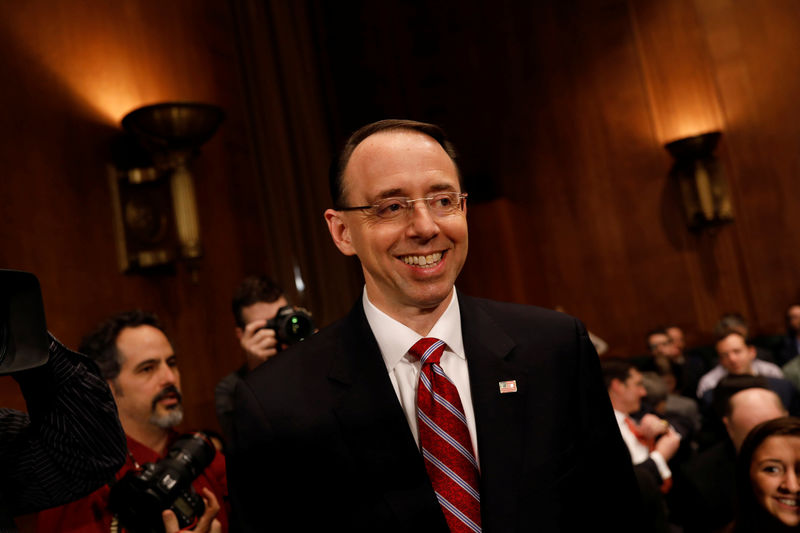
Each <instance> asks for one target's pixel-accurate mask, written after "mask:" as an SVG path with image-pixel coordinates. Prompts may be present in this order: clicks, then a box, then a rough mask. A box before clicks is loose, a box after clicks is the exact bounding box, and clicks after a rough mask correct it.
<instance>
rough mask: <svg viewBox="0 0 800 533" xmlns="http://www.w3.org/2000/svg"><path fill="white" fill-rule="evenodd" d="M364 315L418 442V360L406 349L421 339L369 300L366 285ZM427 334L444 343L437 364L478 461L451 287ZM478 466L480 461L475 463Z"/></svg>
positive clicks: (467, 375)
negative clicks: (451, 387)
mask: <svg viewBox="0 0 800 533" xmlns="http://www.w3.org/2000/svg"><path fill="white" fill-rule="evenodd" d="M362 302H363V305H364V314H365V315H366V316H367V322H369V327H370V329H372V334H373V335H375V339H376V340H377V341H378V347H379V348H380V350H381V355H382V356H383V361H384V363H386V371H387V372H388V373H389V379H391V381H392V386H393V387H394V392H395V394H397V400H398V401H399V402H400V406H401V407H402V408H403V411H404V412H405V414H406V420H407V421H408V427H409V428H411V433H412V434H413V435H414V440H416V441H417V445H419V431H418V430H417V386H418V384H419V371H420V367H421V363H420V361H419V359H417V358H416V357H414V356H412V355H410V354H409V353H408V350H409V349H410V348H411V347H412V346H414V344H416V343H417V341H418V340H420V339H421V338H423V337H422V336H421V335H419V334H418V333H417V332H415V331H414V330H412V329H411V328H409V327H407V326H405V325H404V324H401V323H400V322H398V321H397V320H395V319H393V318H392V317H390V316H389V315H387V314H386V313H384V312H383V311H381V310H380V309H378V308H377V307H375V306H374V305H373V304H372V302H370V301H369V295H367V288H366V287H364V295H363V297H362ZM426 336H427V337H433V338H436V339H439V340H441V341H443V342H444V343H445V350H444V353H443V354H442V358H441V361H440V365H441V367H442V370H444V373H445V374H447V377H448V378H450V381H452V382H453V384H454V385H455V386H456V389H457V390H458V395H459V397H460V398H461V405H462V406H463V408H464V415H465V416H466V418H467V428H468V429H469V436H470V439H471V440H472V449H473V450H474V451H475V459H476V460H478V438H477V433H476V431H475V411H474V410H473V408H472V393H471V392H470V388H469V369H468V368H467V359H466V356H465V354H464V341H463V339H462V338H461V312H460V310H459V307H458V297H457V296H456V291H455V290H453V296H452V298H451V300H450V304H449V305H448V306H447V309H445V311H444V313H443V314H442V316H441V317H439V320H438V321H437V322H436V324H434V326H433V328H431V330H430V331H429V332H428V335H426ZM478 464H479V465H480V462H479V463H478Z"/></svg>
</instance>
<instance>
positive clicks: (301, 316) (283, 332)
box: [262, 305, 314, 345]
mask: <svg viewBox="0 0 800 533" xmlns="http://www.w3.org/2000/svg"><path fill="white" fill-rule="evenodd" d="M264 328H268V329H274V330H275V337H276V338H277V340H278V343H279V344H287V345H292V344H297V343H298V342H300V341H302V340H304V339H307V338H308V337H310V336H311V334H312V333H314V321H313V320H312V319H311V313H309V312H308V311H307V310H306V309H303V308H302V307H292V306H291V305H284V306H283V307H281V308H280V309H278V314H276V315H275V316H274V317H273V318H271V319H270V320H269V321H268V322H267V325H266V326H264ZM264 328H262V329H264Z"/></svg>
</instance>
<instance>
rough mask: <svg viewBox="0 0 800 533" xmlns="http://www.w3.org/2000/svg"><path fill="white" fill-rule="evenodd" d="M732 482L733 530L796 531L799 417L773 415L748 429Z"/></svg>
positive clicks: (799, 515)
mask: <svg viewBox="0 0 800 533" xmlns="http://www.w3.org/2000/svg"><path fill="white" fill-rule="evenodd" d="M736 486H737V491H738V496H739V498H738V506H737V518H736V522H735V525H734V528H733V531H734V532H736V533H756V532H758V533H762V532H782V531H800V418H795V417H784V418H776V419H774V420H770V421H767V422H764V423H762V424H759V425H758V426H756V427H755V428H753V430H752V431H750V433H749V434H748V435H747V438H746V439H745V440H744V443H743V444H742V448H741V450H740V451H739V458H738V459H737V465H736Z"/></svg>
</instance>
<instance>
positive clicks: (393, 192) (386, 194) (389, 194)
mask: <svg viewBox="0 0 800 533" xmlns="http://www.w3.org/2000/svg"><path fill="white" fill-rule="evenodd" d="M403 196H405V194H403V189H389V190H387V191H382V192H380V193H378V194H377V196H375V200H383V199H384V198H397V197H403Z"/></svg>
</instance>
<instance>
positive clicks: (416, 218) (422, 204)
mask: <svg viewBox="0 0 800 533" xmlns="http://www.w3.org/2000/svg"><path fill="white" fill-rule="evenodd" d="M410 217H411V220H410V221H409V229H410V230H411V231H412V232H413V233H414V234H415V235H419V236H421V237H426V238H429V237H432V236H434V235H436V234H437V233H438V232H439V225H438V224H437V222H436V217H435V216H434V214H433V213H432V212H431V209H430V207H428V203H427V202H426V201H425V200H420V201H418V202H414V204H413V205H412V207H411V213H410Z"/></svg>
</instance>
